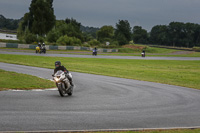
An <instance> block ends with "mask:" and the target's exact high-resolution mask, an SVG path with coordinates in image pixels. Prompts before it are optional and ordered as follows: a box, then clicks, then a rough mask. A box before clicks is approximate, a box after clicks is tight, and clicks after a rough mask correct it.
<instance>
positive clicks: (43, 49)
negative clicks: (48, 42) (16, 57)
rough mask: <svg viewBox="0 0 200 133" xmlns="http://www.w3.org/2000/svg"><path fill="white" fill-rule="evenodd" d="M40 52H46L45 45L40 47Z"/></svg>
mask: <svg viewBox="0 0 200 133" xmlns="http://www.w3.org/2000/svg"><path fill="white" fill-rule="evenodd" d="M41 53H44V54H45V53H46V47H45V46H42V47H41Z"/></svg>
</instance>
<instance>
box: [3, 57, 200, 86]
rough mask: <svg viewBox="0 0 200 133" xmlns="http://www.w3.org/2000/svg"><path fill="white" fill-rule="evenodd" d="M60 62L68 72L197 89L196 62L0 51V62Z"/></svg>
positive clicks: (198, 63) (45, 64)
mask: <svg viewBox="0 0 200 133" xmlns="http://www.w3.org/2000/svg"><path fill="white" fill-rule="evenodd" d="M57 60H59V61H61V62H62V65H64V66H66V67H67V68H68V69H69V70H70V71H75V72H83V73H91V74H98V75H106V76H113V77H121V78H128V79H136V80H143V81H151V82H157V83H164V84H171V85H177V86H183V87H189V88H196V89H200V82H199V79H200V61H175V60H126V59H94V58H92V59H89V58H66V57H41V56H28V55H6V54H0V62H6V63H13V64H21V65H28V66H36V67H44V68H51V69H53V68H54V62H55V61H57Z"/></svg>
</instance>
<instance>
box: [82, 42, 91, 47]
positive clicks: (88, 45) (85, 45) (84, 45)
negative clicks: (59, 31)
mask: <svg viewBox="0 0 200 133" xmlns="http://www.w3.org/2000/svg"><path fill="white" fill-rule="evenodd" d="M82 46H83V47H91V46H90V44H88V43H84V44H83V45H82Z"/></svg>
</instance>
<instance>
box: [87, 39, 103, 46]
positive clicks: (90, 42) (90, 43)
mask: <svg viewBox="0 0 200 133" xmlns="http://www.w3.org/2000/svg"><path fill="white" fill-rule="evenodd" d="M88 44H89V45H90V46H98V45H100V44H101V43H100V42H99V41H97V40H96V39H93V40H91V41H89V42H88Z"/></svg>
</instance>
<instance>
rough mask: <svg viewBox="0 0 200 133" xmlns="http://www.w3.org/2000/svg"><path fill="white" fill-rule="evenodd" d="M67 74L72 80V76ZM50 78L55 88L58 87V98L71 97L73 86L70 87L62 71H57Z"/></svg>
mask: <svg viewBox="0 0 200 133" xmlns="http://www.w3.org/2000/svg"><path fill="white" fill-rule="evenodd" d="M68 74H69V76H70V77H71V78H72V74H71V73H68ZM52 76H53V80H54V82H55V83H56V86H57V87H58V91H59V94H60V96H61V97H64V96H67V95H69V96H71V95H72V93H73V86H71V85H70V82H69V79H68V78H67V77H66V75H65V73H64V72H63V71H62V70H59V71H57V72H56V73H55V74H54V75H52Z"/></svg>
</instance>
